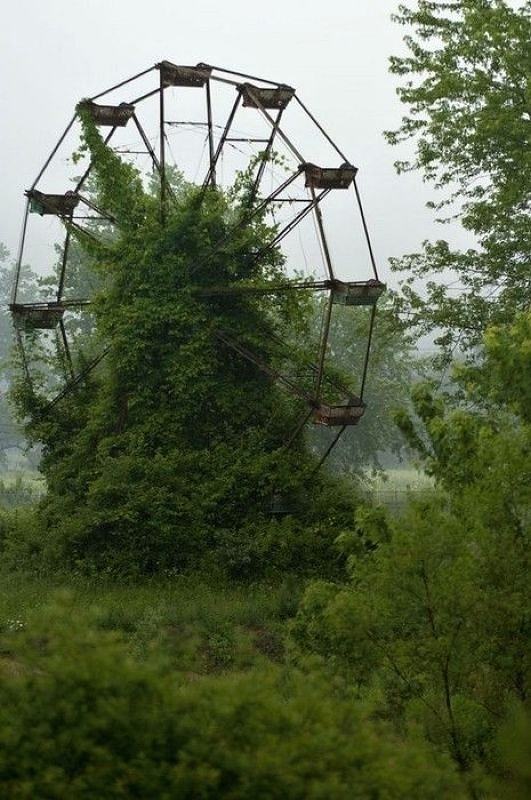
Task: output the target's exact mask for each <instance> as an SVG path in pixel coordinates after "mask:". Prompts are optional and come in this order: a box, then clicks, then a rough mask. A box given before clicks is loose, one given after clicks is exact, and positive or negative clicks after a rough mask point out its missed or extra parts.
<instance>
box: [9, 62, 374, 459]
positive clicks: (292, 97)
mask: <svg viewBox="0 0 531 800" xmlns="http://www.w3.org/2000/svg"><path fill="white" fill-rule="evenodd" d="M157 71H158V73H159V80H158V85H157V86H156V87H155V88H153V89H152V90H150V91H148V92H145V93H144V94H142V95H140V96H139V97H135V98H134V99H132V100H130V101H128V102H123V103H121V104H119V105H102V104H100V103H96V101H97V100H100V99H101V98H103V97H105V96H106V95H108V94H110V93H112V92H115V91H116V90H118V89H121V88H122V87H124V86H128V85H129V84H131V83H133V82H134V81H136V80H138V79H140V78H143V77H144V76H146V75H148V74H149V73H152V72H153V73H154V72H157ZM216 83H220V84H224V85H227V86H229V87H230V86H232V87H234V89H235V91H236V97H235V99H234V102H233V105H232V108H231V110H230V113H229V114H228V117H227V118H226V120H225V124H224V125H223V126H215V125H214V121H213V104H212V87H213V85H215V84H216ZM169 87H177V88H193V89H199V90H202V91H204V93H205V112H206V119H205V121H204V122H196V123H194V124H197V125H204V126H205V127H206V129H207V140H208V168H207V172H206V175H205V177H204V180H203V182H202V190H201V191H202V193H203V194H204V193H205V192H206V191H208V190H216V188H217V186H218V178H217V170H218V166H219V163H220V159H221V158H222V155H223V152H224V148H225V147H226V146H227V145H229V144H231V143H232V142H238V141H246V142H249V143H251V142H252V143H256V144H260V145H263V149H262V150H261V152H260V153H259V154H258V155H259V157H258V159H257V164H256V166H255V169H256V174H255V175H254V181H253V184H252V188H251V197H250V205H249V211H248V213H247V214H246V215H244V218H243V220H242V221H240V222H239V223H238V224H239V225H242V224H244V225H245V224H248V223H249V222H250V221H251V220H252V219H253V218H254V216H255V215H257V214H260V213H262V212H263V211H264V210H265V209H266V208H267V207H268V206H273V204H277V203H285V202H289V203H290V204H291V203H294V202H295V203H300V204H302V208H300V210H298V211H297V213H296V214H295V216H294V217H293V218H292V219H291V220H290V221H289V222H288V223H286V224H285V225H284V226H283V227H281V228H280V230H277V232H276V234H275V236H274V238H273V239H272V240H271V241H270V242H269V243H268V244H267V245H266V247H265V248H264V249H263V250H262V251H260V252H259V253H258V254H256V258H257V259H259V258H260V257H261V256H262V255H263V254H264V252H265V251H267V250H269V249H271V248H275V247H277V246H278V245H279V244H280V242H281V241H282V240H283V239H284V238H285V237H286V236H288V235H289V234H290V233H291V232H292V231H293V230H294V229H295V228H296V227H297V226H298V224H299V223H300V222H302V220H303V219H305V218H306V217H307V216H308V215H309V214H313V215H314V218H315V223H316V231H317V233H318V239H319V244H320V248H321V252H322V254H323V260H324V265H325V269H326V279H325V280H320V281H318V280H313V279H308V280H290V279H289V277H286V280H285V281H282V282H281V283H278V282H277V283H275V284H271V285H268V286H255V287H253V286H249V285H240V286H238V285H237V284H236V285H234V284H233V285H230V286H212V287H211V288H206V289H205V288H203V289H202V290H201V293H202V294H203V295H206V296H208V295H211V296H214V295H215V296H218V295H234V294H240V293H255V294H270V295H274V294H277V293H284V292H291V291H304V292H307V291H311V292H319V293H324V294H327V295H328V298H327V302H326V304H325V307H324V316H323V320H322V325H321V333H320V341H319V344H318V358H317V361H316V363H312V364H309V365H308V366H309V368H310V369H311V371H312V373H313V376H314V380H313V391H308V390H307V388H303V387H302V386H301V385H300V384H299V383H298V382H297V381H296V380H294V379H292V378H289V377H288V376H286V375H283V374H281V373H280V372H278V371H277V370H275V369H273V367H272V366H271V365H269V364H268V363H266V362H265V361H264V360H263V359H261V358H260V357H259V356H257V354H255V353H254V352H252V351H251V350H250V349H249V348H248V347H247V346H246V345H245V344H244V343H242V342H240V341H237V340H236V339H234V337H233V336H231V335H230V334H229V333H227V332H226V331H221V330H216V331H215V333H214V335H215V336H216V337H217V338H218V340H219V341H220V342H221V343H223V344H224V345H225V346H226V347H228V348H230V349H232V350H233V351H234V352H236V353H238V354H239V356H240V357H241V358H244V359H246V360H248V361H251V362H253V363H254V364H255V365H256V366H257V367H258V368H259V369H260V370H262V371H264V372H265V373H267V374H268V375H269V376H270V377H271V378H272V379H273V380H275V381H277V382H278V383H279V384H280V385H282V386H283V387H284V389H286V390H287V391H288V392H290V393H291V394H293V395H294V396H296V397H298V398H299V399H300V400H302V401H303V402H304V404H305V406H306V410H305V412H304V413H303V414H302V416H301V418H300V421H299V423H298V424H297V426H296V429H295V430H294V431H293V433H292V435H291V436H290V438H289V440H288V441H287V443H286V445H287V446H288V447H289V446H291V444H292V443H293V442H294V441H295V439H296V438H297V436H298V434H299V433H300V432H301V431H302V429H303V428H304V426H305V425H306V423H307V422H309V421H310V420H312V421H313V422H314V423H316V424H321V425H326V426H329V427H333V428H337V429H338V430H337V434H336V435H335V437H334V438H333V440H332V442H331V443H330V445H329V446H328V448H327V449H326V452H325V453H324V455H323V456H322V458H321V460H320V462H319V466H320V465H321V464H322V463H323V462H324V461H325V459H326V458H327V457H328V455H329V454H330V452H331V451H332V449H333V448H334V447H335V445H336V444H337V442H338V441H339V439H340V437H341V435H342V434H343V433H344V431H345V430H346V429H347V427H349V426H351V425H356V424H357V423H358V422H359V420H360V419H361V417H362V416H363V413H364V411H365V403H364V400H363V397H364V391H365V387H366V379H367V371H368V366H369V357H370V349H371V341H372V335H373V329H374V322H375V315H376V304H377V301H378V299H379V297H380V296H381V294H382V293H383V291H384V290H385V286H384V284H383V283H381V282H380V280H379V277H378V271H377V267H376V261H375V257H374V252H373V248H372V243H371V238H370V235H369V230H368V227H367V221H366V218H365V214H364V210H363V206H362V203H361V197H360V192H359V189H358V186H357V183H356V175H357V171H358V170H357V168H356V167H355V166H353V165H352V164H351V163H350V161H349V160H348V159H347V157H346V156H345V154H344V153H343V152H342V150H341V149H340V148H339V147H338V145H337V144H336V143H335V142H334V141H333V139H332V138H331V137H330V135H329V134H328V133H327V132H326V130H325V129H324V128H323V126H322V125H321V124H320V123H319V122H318V120H317V119H316V117H315V116H314V115H313V114H312V113H311V111H310V110H309V109H308V107H307V106H306V105H305V104H304V103H303V101H302V100H301V99H300V97H299V96H298V95H297V92H296V90H295V89H293V88H292V87H291V86H288V85H286V84H284V83H279V82H276V81H272V80H268V79H264V78H258V77H256V76H253V75H249V74H246V73H242V72H237V71H234V70H229V69H225V68H222V67H217V66H212V65H209V64H205V63H199V64H197V65H196V66H181V65H177V64H174V63H172V62H169V61H162V62H160V63H158V64H155V65H153V66H151V67H149V68H148V69H145V70H142V71H141V72H138V73H137V74H135V75H133V76H132V77H130V78H127V79H125V80H123V81H121V82H120V83H117V84H115V85H114V86H111V87H109V88H108V89H105V90H104V91H102V92H99V93H98V94H96V95H94V96H93V97H90V98H88V99H87V100H83V101H82V102H81V103H80V104H79V105H78V107H77V108H76V111H75V113H74V115H73V117H72V119H71V120H70V122H69V123H68V125H67V127H66V128H65V130H64V131H63V133H62V135H61V137H60V138H59V141H58V142H57V144H56V145H55V146H54V148H53V149H52V151H51V153H50V154H49V156H48V158H47V159H46V161H45V162H44V165H43V166H42V168H41V170H40V171H39V173H38V175H37V177H36V178H35V180H34V181H33V184H32V185H31V187H30V188H29V189H28V190H27V191H26V192H25V195H26V206H25V211H24V217H23V223H22V232H21V239H20V246H19V250H18V255H17V261H16V267H15V279H14V283H13V291H12V298H11V304H10V310H11V313H12V317H13V321H14V327H15V332H16V336H17V340H18V343H19V347H20V349H21V352H22V362H23V367H24V370H25V373H26V378H27V380H28V381H29V382H30V384H31V376H30V374H29V370H28V366H27V363H26V360H25V357H24V347H23V342H22V332H23V331H24V330H28V329H29V330H39V329H41V330H53V329H55V330H56V333H57V334H58V339H59V341H60V342H61V343H62V346H63V348H64V351H65V354H66V357H67V359H66V360H67V363H68V364H69V366H70V379H69V380H68V381H67V382H66V385H65V386H64V387H63V388H62V389H61V391H59V392H58V393H57V394H56V395H55V397H53V399H51V400H50V401H49V403H48V406H47V409H49V408H51V407H53V406H54V405H56V404H57V403H59V402H60V401H61V400H62V398H63V397H65V396H66V395H67V394H69V392H71V391H73V390H74V389H75V387H76V386H78V385H79V383H80V382H81V381H83V380H84V379H85V377H86V376H87V375H88V374H89V373H90V372H91V371H92V370H93V369H94V368H95V367H96V366H97V364H99V363H100V361H101V360H102V359H103V358H104V356H105V355H106V354H107V352H108V351H109V348H108V347H107V348H106V349H105V350H104V351H103V352H101V353H100V354H99V355H98V356H97V357H96V358H94V359H93V360H92V361H91V362H89V363H88V364H86V365H85V366H84V368H83V370H82V371H81V372H79V373H78V374H75V372H74V369H73V364H72V359H71V356H70V351H69V345H68V340H67V335H66V330H65V325H64V320H63V316H64V313H65V311H67V310H68V309H72V308H81V307H84V306H88V305H90V299H89V298H75V299H66V298H65V297H64V296H63V292H64V286H65V273H66V269H67V261H68V250H69V244H70V238H71V234H72V232H73V231H76V230H78V231H80V232H82V233H83V234H85V235H89V236H91V235H93V234H92V233H91V232H90V231H88V230H87V228H86V227H84V226H83V225H81V224H80V220H81V221H82V220H83V219H86V217H79V216H76V209H77V208H78V206H79V205H80V204H81V205H84V206H86V207H87V209H88V210H89V211H92V212H94V213H96V214H97V215H98V217H96V218H95V219H97V218H99V219H102V220H107V221H109V222H111V223H113V222H115V221H116V220H114V219H113V217H112V216H111V215H110V214H108V213H107V212H106V210H105V209H102V208H100V207H98V206H97V205H95V204H94V202H93V201H92V199H91V198H89V197H87V196H86V195H85V194H83V193H82V190H83V186H84V185H85V183H86V181H87V179H88V177H89V175H90V173H91V171H92V169H93V166H94V164H93V162H92V161H91V162H90V163H89V165H88V167H87V169H86V170H85V172H84V174H83V175H82V176H81V177H80V178H79V180H78V181H77V183H76V185H75V188H74V189H73V190H70V191H68V192H66V193H65V194H62V195H58V194H47V193H45V192H42V191H40V190H39V189H37V186H38V184H39V182H40V181H41V179H42V177H43V176H44V174H45V172H46V170H47V169H48V167H49V165H50V164H51V162H52V160H53V158H54V156H55V155H56V153H57V152H58V150H59V148H60V147H61V145H62V144H63V142H64V141H65V139H66V137H67V135H68V133H69V132H70V130H71V128H72V127H73V125H74V123H75V122H76V119H77V118H78V112H79V109H81V108H82V109H86V110H87V111H88V112H89V113H90V114H91V116H92V118H93V120H94V122H95V123H96V124H97V125H98V126H101V127H107V128H110V130H109V132H108V134H107V136H106V137H105V139H104V142H105V144H106V145H108V144H109V142H110V141H111V139H112V137H113V135H114V133H115V132H116V130H117V129H118V128H123V127H125V126H126V125H127V124H131V123H132V124H133V125H134V126H135V128H136V130H137V132H138V134H139V136H140V139H141V141H142V143H143V146H144V147H145V148H146V149H145V151H143V152H145V154H149V156H150V159H151V162H152V167H153V169H154V170H155V171H156V173H157V174H158V176H159V178H160V216H161V222H162V224H164V223H165V220H166V216H167V211H168V203H169V202H171V201H172V199H173V197H172V190H171V187H170V185H169V183H168V181H167V160H166V127H167V125H170V124H172V125H174V124H178V123H175V122H170V121H169V120H167V118H166V110H165V90H166V89H167V88H169ZM156 95H158V98H159V104H158V105H159V108H158V126H159V132H158V138H159V146H158V152H156V148H155V147H154V146H153V145H152V144H151V141H150V139H149V137H148V136H147V134H146V131H145V130H144V128H143V126H142V124H141V122H140V120H139V118H138V116H137V114H136V106H137V104H139V103H141V102H142V101H144V100H147V99H148V98H150V97H154V96H156ZM290 103H296V104H297V105H298V106H299V108H300V109H301V110H302V111H303V112H304V114H305V115H306V117H307V118H308V119H309V120H310V121H311V124H312V125H313V126H315V127H316V128H317V130H318V131H319V133H320V135H321V136H322V137H324V139H325V140H326V141H327V142H328V144H329V145H330V146H331V147H332V148H333V150H334V151H335V153H336V155H337V156H338V158H339V159H341V162H340V164H339V165H337V166H329V165H326V166H320V165H317V164H315V163H313V162H310V161H307V160H305V159H304V157H303V156H302V154H301V152H300V151H299V149H298V148H297V147H296V146H295V144H294V143H293V141H292V140H291V138H290V137H288V135H287V134H286V132H285V129H284V127H283V126H282V125H281V123H282V120H283V115H284V112H285V111H286V109H287V107H288V105H289V104H290ZM240 107H247V108H252V109H255V110H256V111H257V112H258V113H259V114H260V116H261V117H262V119H263V120H264V121H265V123H266V134H267V135H264V136H263V137H260V138H256V137H253V138H245V140H244V139H242V138H240V137H235V136H233V135H231V134H232V128H233V122H234V119H235V117H236V113H237V111H238V109H239V108H240ZM215 127H219V128H220V129H221V131H222V132H221V136H220V137H219V139H218V141H216V137H215V134H214V128H215ZM278 139H280V140H281V141H282V143H283V144H284V146H285V147H286V148H287V149H288V150H289V152H290V154H291V155H292V156H294V158H295V160H296V162H297V167H296V169H295V170H294V171H293V172H292V173H291V174H290V175H289V176H288V177H287V178H286V179H285V180H283V181H282V182H281V183H280V184H279V185H278V186H276V187H275V188H274V189H273V190H272V191H271V192H270V193H269V194H268V195H267V196H265V197H263V196H261V195H260V185H261V182H262V178H263V177H264V172H265V169H266V166H267V163H268V160H269V159H270V157H271V155H272V153H273V147H274V145H275V141H276V140H278ZM300 177H302V178H304V181H305V184H304V185H305V188H306V189H307V194H308V196H307V198H306V199H305V200H303V199H300V198H297V199H294V198H292V197H286V192H287V191H289V189H290V187H291V186H292V184H294V182H295V181H296V180H297V178H300ZM351 188H352V189H353V190H354V195H355V203H356V205H357V209H358V211H359V215H360V219H361V225H362V228H363V235H364V238H365V241H366V245H367V249H368V254H369V259H370V264H371V268H372V273H373V274H372V277H371V278H369V279H366V280H358V281H341V280H338V279H337V278H336V276H335V273H334V265H333V262H332V257H331V252H330V248H329V245H328V241H327V237H326V233H325V227H324V222H323V214H322V210H321V204H322V202H323V200H324V199H325V198H326V197H327V196H328V195H329V194H330V193H331V192H333V191H348V190H350V189H351ZM30 212H37V213H39V214H40V215H48V214H49V215H54V216H56V217H58V218H59V219H60V220H61V221H62V222H63V223H64V225H65V227H66V236H65V241H64V246H63V251H62V260H61V266H60V271H59V279H58V284H57V292H56V296H55V298H54V300H52V301H46V302H33V303H31V302H24V303H21V302H18V290H19V281H20V273H21V268H22V263H23V258H24V248H25V243H26V232H27V226H28V218H29V214H30ZM336 304H338V305H342V306H366V307H369V308H370V318H369V326H368V332H367V343H366V350H365V355H364V358H363V368H362V375H361V382H360V391H359V396H357V395H353V394H352V392H351V391H350V390H349V389H348V388H346V387H344V386H341V385H340V384H339V383H338V381H335V382H332V381H330V383H332V384H333V386H334V388H335V390H339V391H340V392H341V393H342V395H343V396H344V398H345V399H344V402H343V403H342V404H340V405H332V404H330V403H327V402H326V401H325V399H324V397H323V388H324V384H325V382H326V380H325V361H326V355H327V348H328V339H329V333H330V325H331V320H332V312H333V306H334V305H336Z"/></svg>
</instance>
